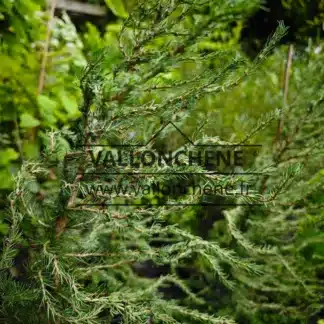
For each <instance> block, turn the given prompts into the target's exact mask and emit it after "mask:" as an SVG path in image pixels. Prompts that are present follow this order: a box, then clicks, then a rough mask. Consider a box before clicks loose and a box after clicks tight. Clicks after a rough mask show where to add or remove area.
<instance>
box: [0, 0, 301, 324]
mask: <svg viewBox="0 0 324 324" xmlns="http://www.w3.org/2000/svg"><path fill="white" fill-rule="evenodd" d="M256 5H257V3H255V2H254V1H248V2H247V1H242V0H237V1H225V0H224V1H223V0H221V1H216V2H215V1H213V2H209V1H205V0H198V1H183V0H162V1H157V2H156V1H143V2H139V3H138V5H137V7H136V8H135V9H134V11H133V12H131V13H130V14H129V16H128V18H127V19H126V20H125V22H124V24H123V26H122V28H121V31H120V34H119V50H116V49H112V48H107V49H104V50H101V51H99V52H98V53H96V54H94V55H93V58H92V60H91V62H90V63H89V64H88V66H87V67H86V68H85V69H84V71H83V73H82V75H80V77H79V84H80V89H81V91H82V94H83V101H82V103H81V106H80V111H81V114H82V118H81V119H80V120H78V122H77V123H76V124H75V126H74V127H73V128H72V129H71V130H67V129H63V130H62V131H55V132H51V133H49V134H48V136H47V137H46V139H45V142H46V145H45V147H44V149H43V152H42V158H41V159H40V160H39V161H29V162H25V163H24V164H23V166H22V169H21V171H20V173H19V174H18V176H17V177H16V179H15V190H14V191H13V192H12V193H11V194H10V196H9V208H8V221H9V222H10V230H9V233H8V235H7V237H6V238H5V239H4V246H3V249H2V253H1V259H0V270H1V272H0V275H1V280H0V291H1V306H0V307H1V308H0V309H1V317H2V320H3V321H4V322H5V323H19V322H27V323H48V322H50V323H134V324H139V323H166V324H168V323H170V324H171V323H172V324H173V323H210V324H212V323H217V324H219V323H234V322H233V320H232V319H231V318H230V317H223V316H222V315H221V314H215V312H214V313H211V312H209V310H208V309H207V307H205V306H204V305H205V303H206V301H205V300H204V299H203V298H201V297H200V296H198V295H197V294H195V293H194V292H193V291H192V290H191V289H190V287H189V285H188V283H187V282H186V281H185V280H183V279H181V277H180V276H179V274H178V272H177V268H178V267H179V266H186V265H187V266H189V265H192V264H194V265H195V266H196V267H197V269H198V271H199V272H201V273H202V274H203V273H204V272H206V273H207V272H208V273H212V275H213V276H214V278H217V279H218V280H219V281H220V282H221V283H222V284H224V285H225V286H227V287H228V288H229V289H233V288H234V285H235V278H234V277H233V273H239V274H241V275H245V276H251V275H255V274H258V275H260V274H261V271H260V267H259V265H258V264H257V262H253V261H252V262H251V258H248V257H246V256H242V257H241V256H239V254H238V253H236V252H235V251H234V250H233V249H231V248H224V247H222V246H221V245H220V244H219V243H218V242H217V241H207V240H204V239H203V238H201V237H200V236H197V235H194V234H193V233H190V232H189V231H186V230H184V229H182V228H180V226H175V225H172V224H170V223H169V222H168V217H169V216H170V215H171V214H179V215H181V214H182V213H184V212H186V211H188V210H189V211H190V210H191V211H192V210H193V211H194V212H195V211H196V210H195V209H193V208H192V207H190V206H189V207H184V206H179V205H176V204H174V205H173V206H169V205H165V206H159V205H154V204H153V203H152V205H150V206H140V205H139V206H119V207H115V206H108V207H107V206H103V205H102V204H100V205H98V204H97V202H98V200H97V199H104V201H105V203H110V204H114V203H116V202H120V199H122V202H125V201H126V202H127V200H126V199H128V198H129V197H127V195H125V196H124V197H122V198H120V197H116V196H114V195H107V194H106V193H105V192H99V193H97V194H96V195H91V194H89V192H88V191H87V188H89V186H94V185H97V184H100V183H104V184H107V183H109V181H110V182H111V181H117V180H118V177H120V175H114V176H112V177H110V178H109V177H107V176H106V175H103V176H102V177H101V178H96V177H93V178H92V179H89V178H88V177H87V176H85V175H84V173H85V172H87V171H89V170H90V171H91V170H92V169H91V156H90V154H89V145H93V144H101V145H108V146H109V145H113V144H123V145H125V144H128V145H129V144H132V145H134V144H138V143H142V142H147V141H148V140H149V139H150V138H151V137H152V135H153V134H154V133H155V132H156V130H157V129H159V127H160V126H161V125H163V124H164V123H165V122H166V121H175V122H177V125H179V124H181V123H182V122H184V120H185V119H186V118H188V117H190V114H191V112H193V111H194V110H195V107H196V105H197V103H198V102H199V101H200V100H203V99H204V98H205V97H206V96H208V95H214V94H217V93H220V92H227V91H230V90H231V89H233V88H234V87H236V86H238V85H239V84H240V83H241V82H242V81H243V80H245V79H246V78H247V77H248V76H249V75H250V74H252V73H254V72H255V71H256V70H257V69H258V67H259V66H260V65H261V64H262V63H263V61H264V60H265V58H266V57H267V56H268V55H269V53H270V52H271V51H272V50H273V48H274V47H275V46H276V44H277V42H278V41H279V40H280V39H281V38H282V37H283V36H284V35H285V34H286V32H287V28H286V27H284V26H283V24H279V26H278V29H277V30H276V31H275V33H274V34H273V36H272V37H271V38H270V39H269V41H268V42H267V44H265V47H264V49H263V50H262V51H261V53H260V54H259V56H258V57H257V58H256V59H255V60H254V62H252V63H249V62H247V61H245V60H244V59H243V58H241V57H237V56H236V57H233V58H230V59H229V58H228V57H229V55H230V54H231V52H230V50H226V51H217V52H212V53H206V52H202V51H201V50H200V49H201V47H200V45H201V43H203V42H206V41H210V38H211V36H212V33H213V32H214V30H215V29H216V30H217V28H218V27H219V26H221V27H220V28H222V26H223V25H222V24H231V23H233V21H235V20H236V19H240V18H242V17H244V16H245V15H247V14H249V13H250V12H251V10H254V8H255V6H256ZM211 62H212V64H211ZM188 65H189V66H191V69H190V70H189V72H188V73H187V74H186V75H183V74H181V73H180V72H181V70H182V69H183V68H184V67H185V66H186V68H188ZM271 119H273V118H268V117H267V119H266V122H265V123H269V122H270V121H271ZM139 125H140V126H141V127H138V126H139ZM261 126H262V127H259V126H257V127H256V130H257V129H261V128H263V127H264V123H261ZM166 130H168V128H167V129H166ZM141 131H142V133H141ZM134 133H135V135H134V136H131V134H134ZM248 140H249V137H247V138H246V140H245V141H248ZM67 141H68V142H69V143H70V145H69V148H68V149H67V145H66V143H67ZM195 142H196V143H200V144H210V143H213V144H215V143H222V142H221V141H219V139H217V138H210V137H206V136H200V137H199V134H198V135H197V138H196V139H195ZM149 145H150V147H154V145H155V141H151V142H150V144H149ZM186 145H187V144H184V145H183V147H182V148H183V149H187V146H186ZM138 152H141V148H139V149H138ZM92 153H94V154H97V153H98V152H97V151H96V150H95V149H93V152H92ZM263 169H264V168H263ZM111 170H112V171H118V168H117V167H112V168H111V169H110V171H111ZM126 170H127V172H136V169H134V168H132V167H127V168H126ZM174 170H176V171H182V172H201V171H202V170H201V168H200V167H196V166H188V167H186V166H176V167H175V168H173V169H171V168H170V167H162V166H161V167H156V168H154V170H150V168H146V169H145V172H152V171H154V172H161V171H164V172H169V173H171V172H172V171H174ZM259 171H260V170H259ZM261 171H262V170H261ZM295 174H296V170H295V169H291V168H288V167H287V168H286V169H285V175H284V177H283V178H280V180H278V183H276V186H274V189H273V191H272V192H271V193H270V194H269V195H267V194H264V195H263V194H260V195H256V196H254V197H252V198H249V199H250V200H247V202H249V201H253V202H259V203H269V202H271V201H272V200H274V199H275V198H276V197H277V195H278V194H279V193H280V192H281V191H282V190H283V188H284V187H285V185H286V182H287V181H286V178H287V177H291V176H292V175H295ZM181 177H182V178H181ZM157 180H158V181H161V182H168V181H171V180H173V181H184V180H185V179H183V176H182V175H174V174H167V175H165V174H163V175H153V176H152V177H149V176H144V177H136V178H134V177H133V176H132V175H125V176H123V181H125V182H126V183H128V184H134V183H137V184H142V185H149V184H151V183H152V182H153V181H157ZM200 181H204V182H206V181H208V182H210V183H214V184H217V183H221V184H222V185H226V184H232V185H233V184H236V183H237V181H238V180H237V179H233V178H232V177H230V176H220V175H206V177H205V178H202V180H200ZM162 198H165V197H162ZM224 198H226V197H224ZM147 199H152V197H148V198H147ZM153 199H156V197H153ZM199 199H200V198H199V197H197V196H195V195H184V196H181V197H175V198H169V199H168V200H167V202H168V203H176V202H179V201H180V202H181V203H183V204H184V203H187V204H188V203H191V204H193V203H199V202H200V200H199ZM84 204H87V206H84ZM202 208H203V207H202ZM229 226H230V227H231V229H232V231H233V233H234V234H233V235H235V236H236V238H238V239H240V235H241V234H240V232H239V231H238V230H237V229H236V227H235V224H234V223H232V222H229ZM241 242H242V244H243V245H244V244H245V245H246V246H247V247H249V249H251V250H252V252H255V251H253V250H258V248H257V247H255V246H253V245H249V244H250V243H248V242H247V241H246V242H245V241H241ZM259 249H260V248H259ZM261 250H262V252H263V250H264V249H261ZM148 260H151V261H152V262H154V263H155V264H158V265H168V266H169V269H170V271H169V272H168V274H166V275H164V276H160V277H159V279H157V280H151V279H149V278H145V277H143V276H140V275H139V271H138V269H139V268H140V267H141V265H143V264H144V263H145V262H146V261H148ZM170 286H177V287H179V289H180V290H181V291H182V292H183V293H184V294H185V295H186V296H187V298H185V299H184V300H183V301H181V302H179V301H177V300H175V299H172V300H171V299H170V298H167V297H166V296H165V294H164V293H163V292H164V291H165V289H167V288H168V287H170ZM199 307H200V309H201V308H205V312H201V311H199V310H198V309H199Z"/></svg>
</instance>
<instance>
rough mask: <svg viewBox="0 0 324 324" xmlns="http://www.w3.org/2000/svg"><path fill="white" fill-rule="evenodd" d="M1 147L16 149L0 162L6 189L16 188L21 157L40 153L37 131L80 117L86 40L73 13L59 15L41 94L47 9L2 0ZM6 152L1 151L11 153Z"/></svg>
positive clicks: (0, 181)
mask: <svg viewBox="0 0 324 324" xmlns="http://www.w3.org/2000/svg"><path fill="white" fill-rule="evenodd" d="M0 14H1V19H2V25H3V26H4V27H5V28H3V29H2V30H1V34H0V37H1V45H0V71H1V77H0V84H1V85H0V97H1V99H0V115H1V117H0V118H1V129H0V132H1V135H0V142H1V147H3V148H4V150H8V149H10V150H12V149H13V150H15V151H16V152H17V154H15V155H10V159H6V161H5V162H6V163H5V162H4V161H3V159H2V161H3V162H2V163H0V189H10V188H11V187H12V185H13V182H12V180H13V179H12V174H15V173H16V172H17V169H19V165H20V163H21V161H23V160H26V159H29V158H35V157H37V156H38V155H39V148H40V145H41V142H40V141H39V137H37V133H39V134H41V133H42V132H43V130H44V129H45V128H46V129H47V128H56V127H57V126H58V125H60V124H66V123H67V122H68V121H70V120H73V119H76V118H77V117H78V116H79V112H78V102H77V99H78V97H80V92H79V90H78V88H77V87H75V86H74V84H73V81H74V74H75V72H76V71H78V70H80V69H81V68H82V67H83V66H84V65H85V63H86V62H85V60H84V58H83V54H82V51H81V50H82V43H81V42H80V40H79V38H78V35H77V34H76V30H75V27H74V26H73V25H72V23H71V22H70V20H69V17H68V16H67V15H63V17H62V19H59V18H55V19H54V21H53V24H52V33H51V41H50V44H49V53H48V60H47V65H46V73H45V79H44V82H45V87H44V89H43V92H42V93H41V94H40V95H38V85H39V82H40V80H39V75H40V70H41V61H42V57H43V55H44V46H45V40H46V32H47V21H48V17H47V13H46V12H44V11H42V8H41V6H40V5H39V4H38V3H37V2H36V1H31V0H27V1H25V0H23V1H7V0H3V1H0ZM5 152H6V151H1V154H6V153H5Z"/></svg>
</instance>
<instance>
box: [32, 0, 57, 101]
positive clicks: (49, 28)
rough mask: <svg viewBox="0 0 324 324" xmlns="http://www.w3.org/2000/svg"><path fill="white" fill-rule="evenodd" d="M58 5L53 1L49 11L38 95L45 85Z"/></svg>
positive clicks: (55, 0)
mask: <svg viewBox="0 0 324 324" xmlns="http://www.w3.org/2000/svg"><path fill="white" fill-rule="evenodd" d="M56 5H57V0H52V1H51V7H50V11H49V20H48V23H47V31H46V39H45V45H44V49H43V58H42V64H41V70H40V74H39V81H38V90H37V95H40V94H41V93H42V91H43V88H44V84H45V75H46V65H47V58H48V50H49V43H50V40H51V33H52V23H53V18H54V13H55V8H56Z"/></svg>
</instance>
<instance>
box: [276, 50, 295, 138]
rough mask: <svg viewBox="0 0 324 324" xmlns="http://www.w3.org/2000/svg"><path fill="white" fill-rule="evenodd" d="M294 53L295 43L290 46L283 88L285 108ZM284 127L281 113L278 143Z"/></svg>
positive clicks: (277, 136)
mask: <svg viewBox="0 0 324 324" xmlns="http://www.w3.org/2000/svg"><path fill="white" fill-rule="evenodd" d="M293 54H294V45H293V44H291V45H290V46H289V50H288V58H287V65H286V71H285V84H284V89H283V106H284V108H285V107H286V106H287V101H288V92H289V80H290V74H291V66H292V58H293ZM282 128H283V119H282V114H281V115H280V118H279V120H278V127H277V134H276V142H277V143H278V142H280V139H281V133H282Z"/></svg>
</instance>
